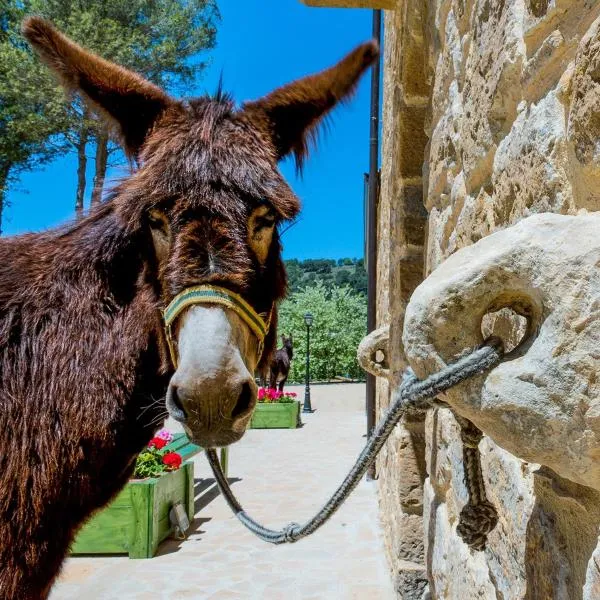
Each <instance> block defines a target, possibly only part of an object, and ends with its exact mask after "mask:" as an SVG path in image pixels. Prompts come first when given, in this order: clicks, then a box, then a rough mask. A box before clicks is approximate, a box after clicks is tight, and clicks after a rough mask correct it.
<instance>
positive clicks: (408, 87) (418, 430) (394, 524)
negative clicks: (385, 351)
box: [377, 0, 431, 599]
mask: <svg viewBox="0 0 600 600" xmlns="http://www.w3.org/2000/svg"><path fill="white" fill-rule="evenodd" d="M396 4H397V6H396V10H394V11H389V12H386V14H385V29H384V31H385V41H384V57H383V69H384V81H383V87H384V94H383V96H384V101H383V111H382V123H383V125H382V144H381V155H382V165H381V193H380V202H379V207H378V250H377V252H378V253H377V266H378V270H377V320H378V326H381V325H385V324H390V356H389V357H388V360H389V363H390V366H391V368H392V370H393V372H395V373H396V374H399V373H400V372H402V370H403V369H404V367H405V364H404V361H403V353H402V351H401V338H402V320H403V313H404V307H405V306H406V303H407V301H408V298H410V296H411V294H412V292H413V290H414V289H415V287H416V286H417V285H418V284H419V283H420V281H421V280H422V278H423V268H424V265H423V258H424V255H425V252H424V244H425V226H426V218H427V214H426V211H425V208H424V203H423V189H424V188H423V174H422V166H423V156H424V153H425V148H426V145H427V137H426V135H425V119H426V116H427V113H428V111H429V101H430V94H431V87H430V85H429V82H428V79H427V78H426V77H423V72H424V67H425V66H426V64H427V54H426V52H425V50H426V42H425V35H424V32H425V25H426V23H425V20H424V14H423V11H422V1H421V0H409V1H407V2H402V3H400V2H397V3H396ZM390 383H391V386H392V387H393V386H394V385H396V384H397V381H394V380H392V381H391V382H390ZM377 392H378V393H377V398H378V408H379V411H380V415H381V412H382V411H383V410H384V409H385V408H387V406H388V404H389V388H388V382H383V381H382V380H379V382H378V389H377ZM424 425H425V421H424V414H422V415H420V416H416V417H414V418H412V419H411V420H410V421H407V422H405V423H404V426H403V427H401V426H398V427H397V428H396V429H395V431H394V433H393V435H392V436H391V438H390V440H389V441H388V443H387V444H386V446H385V447H384V449H383V451H382V452H381V454H380V456H379V458H378V463H377V471H378V474H379V484H380V485H379V489H380V494H379V497H380V506H381V514H382V520H383V524H384V528H385V531H386V536H385V539H386V552H387V555H388V559H389V562H390V566H391V569H392V576H393V579H394V582H395V586H396V589H397V590H398V593H399V595H400V597H403V598H407V599H413V598H414V599H419V598H421V596H422V594H423V592H424V590H425V588H426V586H427V575H426V568H425V552H424V544H423V481H424V479H425V437H424Z"/></svg>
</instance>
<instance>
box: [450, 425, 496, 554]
mask: <svg viewBox="0 0 600 600" xmlns="http://www.w3.org/2000/svg"><path fill="white" fill-rule="evenodd" d="M454 416H455V417H456V420H457V421H458V424H459V425H460V437H461V439H462V443H463V466H464V471H465V484H466V486H467V491H468V493H469V501H468V502H467V504H466V505H465V506H464V507H463V509H462V510H461V512H460V516H459V521H458V525H457V527H456V532H457V533H458V535H460V537H461V538H462V539H463V541H464V542H465V544H467V545H469V546H470V547H471V548H473V549H474V550H483V549H484V548H485V544H486V542H487V534H488V533H489V532H490V531H492V529H494V527H495V526H496V523H497V522H498V513H497V512H496V509H495V508H494V505H493V504H492V503H491V502H489V500H488V499H487V496H486V493H485V484H484V481H483V473H482V471H481V457H480V455H479V449H478V447H479V442H480V441H481V438H482V437H483V434H482V433H481V431H480V430H479V429H478V428H477V427H475V425H473V423H471V421H469V420H468V419H465V418H464V417H461V416H460V415H456V414H455V415H454Z"/></svg>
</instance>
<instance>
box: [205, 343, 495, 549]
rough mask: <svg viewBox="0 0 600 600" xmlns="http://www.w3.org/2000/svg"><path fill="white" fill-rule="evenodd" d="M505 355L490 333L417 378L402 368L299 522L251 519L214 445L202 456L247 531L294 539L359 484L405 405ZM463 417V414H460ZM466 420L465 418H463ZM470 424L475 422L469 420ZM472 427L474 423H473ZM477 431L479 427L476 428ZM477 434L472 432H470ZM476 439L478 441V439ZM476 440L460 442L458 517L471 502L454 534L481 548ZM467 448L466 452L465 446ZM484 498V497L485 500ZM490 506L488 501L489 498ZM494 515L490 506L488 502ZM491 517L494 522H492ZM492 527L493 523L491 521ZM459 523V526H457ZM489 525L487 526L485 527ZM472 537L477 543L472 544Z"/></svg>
mask: <svg viewBox="0 0 600 600" xmlns="http://www.w3.org/2000/svg"><path fill="white" fill-rule="evenodd" d="M503 355H504V351H503V345H502V340H500V339H498V338H490V339H488V340H486V342H485V343H484V344H482V345H481V346H480V347H478V348H476V349H475V350H473V351H472V352H470V353H469V354H466V355H464V356H462V357H461V358H459V359H458V360H457V361H456V362H454V363H452V364H450V365H448V366H446V367H444V368H443V369H442V370H441V371H438V372H437V373H433V374H432V375H430V376H429V377H427V378H426V379H424V380H422V381H419V380H418V379H417V378H416V376H415V374H414V373H413V372H412V370H411V369H407V370H406V371H405V373H404V377H403V379H402V384H401V385H400V387H399V389H397V390H396V391H395V392H394V394H393V399H392V404H391V406H390V408H389V409H388V411H387V413H386V414H385V416H384V417H383V419H382V420H381V421H380V422H379V423H378V425H377V427H376V428H375V430H374V432H373V433H372V435H371V437H370V438H369V440H368V441H367V444H366V445H365V447H364V449H363V451H362V452H361V453H360V455H359V457H358V459H357V461H356V463H355V464H354V466H353V467H352V469H351V470H350V472H349V473H348V475H347V476H346V478H345V479H344V481H343V482H342V484H341V485H340V486H339V487H338V488H337V490H336V491H335V492H334V494H333V495H332V496H331V498H330V499H329V500H328V501H327V502H326V503H325V504H324V505H323V507H322V508H321V510H320V511H319V512H318V513H317V514H316V515H315V516H314V517H313V518H312V519H310V520H309V521H307V522H306V523H304V525H299V524H298V523H289V524H288V525H286V526H285V527H284V528H283V529H280V530H273V529H269V528H267V527H264V526H263V525H261V524H260V523H258V522H257V521H255V520H254V519H253V518H252V517H250V515H248V514H247V513H246V511H245V510H244V509H243V508H242V505H241V504H240V503H239V502H238V500H237V498H236V497H235V495H234V494H233V492H232V491H231V488H230V487H229V483H228V482H227V478H226V477H225V475H224V474H223V471H222V470H221V466H220V464H219V459H218V457H217V453H216V451H215V450H214V449H213V448H209V449H207V450H206V456H207V458H208V462H209V464H210V466H211V468H212V471H213V473H214V475H215V479H216V481H217V485H218V486H219V489H220V490H221V493H222V494H223V496H224V498H225V500H226V502H227V504H228V505H229V507H230V508H231V510H232V511H233V513H234V514H235V516H236V517H237V518H238V519H239V520H240V521H241V523H242V524H243V525H244V526H245V527H246V528H247V529H249V530H250V531H251V532H252V533H254V534H255V535H257V536H258V537H259V538H260V539H262V540H263V541H265V542H270V543H271V544H286V543H287V544H291V543H293V542H297V541H298V540H299V539H301V538H303V537H306V536H308V535H310V534H311V533H313V532H315V531H316V530H317V529H319V527H321V525H323V524H324V523H325V522H326V521H328V520H329V518H330V517H331V516H332V515H333V514H334V513H335V512H336V511H337V509H338V508H339V507H340V506H341V505H342V504H343V502H344V501H345V500H346V498H347V497H348V496H349V495H350V493H351V492H352V491H353V490H354V488H355V487H356V486H357V485H358V482H359V481H360V480H361V479H362V477H363V475H364V474H365V472H366V471H367V469H368V468H369V466H370V465H371V463H372V462H373V460H375V457H376V456H377V454H378V453H379V451H380V450H381V448H382V447H383V445H384V444H385V442H386V440H387V439H388V437H389V436H390V434H391V433H392V431H393V429H394V427H395V426H396V424H397V423H398V421H400V419H401V418H402V415H403V414H404V413H405V411H406V410H407V409H409V408H411V409H421V410H423V409H426V408H430V407H431V406H432V405H433V402H432V401H433V399H434V398H435V396H437V395H438V394H440V393H442V392H444V391H446V390H448V389H450V388H451V387H454V386H455V385H457V384H458V383H460V382H461V381H464V380H465V379H468V378H470V377H473V376H474V375H478V374H479V373H482V372H484V371H487V370H488V369H491V368H492V367H494V366H495V365H497V364H498V363H499V362H500V361H501V360H502V357H503ZM465 421H466V419H465ZM467 423H470V421H467ZM471 426H472V427H473V428H475V427H474V426H473V425H472V424H471ZM463 429H464V428H463ZM475 429H476V428H475ZM477 431H479V430H477ZM479 436H481V432H479ZM475 437H476V436H475ZM465 439H469V442H474V441H475V439H474V438H473V439H471V438H468V434H467V438H465V437H464V436H463V442H464V440H465ZM480 439H481V437H479V439H478V440H477V444H478V443H479V440H480ZM476 448H477V445H475V446H474V448H473V447H471V446H467V445H465V448H464V452H465V454H464V456H465V461H467V460H468V461H469V464H470V465H471V466H470V467H468V466H467V462H465V479H466V481H467V487H468V489H469V503H468V504H467V506H465V508H464V509H463V511H462V513H461V523H462V522H463V513H465V511H466V509H467V507H469V506H471V507H472V508H471V509H469V510H468V511H467V513H465V516H467V515H468V518H467V521H468V524H469V527H467V525H466V524H465V527H464V531H463V533H461V532H460V531H459V534H460V535H461V537H462V536H463V535H467V538H466V539H465V538H464V537H463V539H465V542H466V543H468V544H470V545H471V546H472V547H473V548H475V549H481V547H480V542H481V535H483V544H484V545H485V537H486V535H487V531H486V532H485V533H484V534H482V532H483V531H484V530H485V529H486V527H488V526H489V525H490V523H491V522H492V520H491V519H488V520H487V522H486V523H483V522H480V521H483V518H484V517H486V516H489V515H488V514H487V513H486V514H484V510H483V509H482V508H477V507H483V506H484V505H485V503H486V502H487V500H486V499H485V498H486V497H485V488H484V485H483V477H482V476H481V465H480V463H479V457H478V455H477V456H476V459H475V460H473V453H472V452H471V451H474V452H475V454H477V449H476ZM467 450H469V454H468V455H467V453H466V451H467ZM487 504H489V502H487ZM489 506H490V507H491V504H489ZM491 508H492V510H493V512H494V515H495V510H494V509H493V507H491ZM496 520H497V516H495V520H493V524H495V522H496ZM459 527H460V525H459ZM492 527H493V525H492ZM462 530H463V528H461V531H462ZM488 531H489V529H488ZM471 532H477V533H478V534H479V536H477V535H473V536H472V537H469V536H470V535H471ZM473 543H475V544H476V545H473Z"/></svg>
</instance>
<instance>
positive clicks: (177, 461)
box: [163, 452, 182, 471]
mask: <svg viewBox="0 0 600 600" xmlns="http://www.w3.org/2000/svg"><path fill="white" fill-rule="evenodd" d="M181 462H182V459H181V456H180V455H179V454H177V452H167V453H166V454H165V455H164V456H163V463H164V464H165V465H167V467H169V469H172V470H173V471H175V470H176V469H179V467H180V466H181Z"/></svg>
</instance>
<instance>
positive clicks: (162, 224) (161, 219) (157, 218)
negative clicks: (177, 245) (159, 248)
mask: <svg viewBox="0 0 600 600" xmlns="http://www.w3.org/2000/svg"><path fill="white" fill-rule="evenodd" d="M148 223H149V224H150V227H152V229H160V230H161V231H166V230H167V217H166V216H165V215H164V214H163V213H162V212H160V211H159V210H151V211H150V212H149V213H148Z"/></svg>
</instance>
